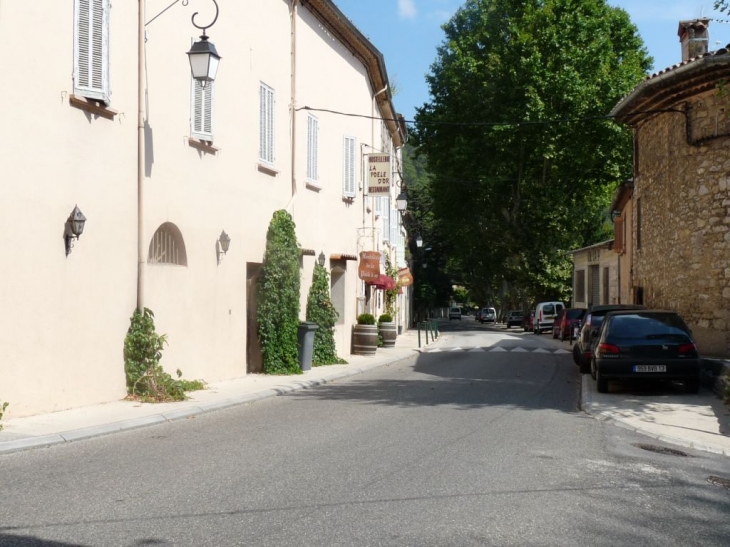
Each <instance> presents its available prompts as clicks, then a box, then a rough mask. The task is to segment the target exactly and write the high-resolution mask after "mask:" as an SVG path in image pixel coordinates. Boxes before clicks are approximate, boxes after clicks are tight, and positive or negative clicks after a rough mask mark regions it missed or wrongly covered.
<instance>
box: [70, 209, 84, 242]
mask: <svg viewBox="0 0 730 547" xmlns="http://www.w3.org/2000/svg"><path fill="white" fill-rule="evenodd" d="M68 221H69V224H70V225H71V233H72V234H73V235H74V236H75V237H80V236H81V234H83V233H84V226H85V225H86V217H85V216H84V213H82V212H81V210H80V209H79V207H78V205H77V206H75V207H74V210H73V211H71V216H70V217H68Z"/></svg>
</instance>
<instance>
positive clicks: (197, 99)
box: [190, 78, 214, 141]
mask: <svg viewBox="0 0 730 547" xmlns="http://www.w3.org/2000/svg"><path fill="white" fill-rule="evenodd" d="M191 79H192V81H193V83H192V101H191V105H190V106H191V112H190V136H191V137H193V138H196V139H200V140H202V141H212V140H213V88H214V83H213V82H208V83H207V84H206V86H205V87H203V86H202V85H200V82H199V81H197V80H196V79H194V78H191Z"/></svg>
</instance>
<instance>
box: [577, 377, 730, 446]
mask: <svg viewBox="0 0 730 547" xmlns="http://www.w3.org/2000/svg"><path fill="white" fill-rule="evenodd" d="M582 376H583V378H582V381H581V390H580V391H581V393H580V408H581V410H582V411H583V412H585V413H586V414H588V415H590V416H592V417H593V418H595V419H596V420H598V421H600V422H605V423H608V424H612V425H615V426H618V427H621V428H623V429H628V430H629V431H633V432H634V433H640V434H642V435H645V436H647V437H650V438H652V439H656V440H658V441H662V442H665V443H669V444H674V445H677V446H682V447H684V448H691V449H693V450H702V451H703V452H710V453H712V454H720V455H723V456H730V452H728V451H726V450H722V449H720V448H715V447H713V446H708V445H705V444H702V443H692V442H689V441H686V440H684V439H679V438H677V437H672V436H670V435H660V434H659V433H654V432H653V431H647V430H646V429H643V428H641V427H637V426H635V425H633V424H630V423H628V422H626V421H625V420H622V419H621V418H615V417H613V416H608V415H606V414H604V413H603V412H598V411H595V410H594V409H593V401H592V397H591V391H590V388H589V387H588V381H589V378H590V375H589V374H583V375H582Z"/></svg>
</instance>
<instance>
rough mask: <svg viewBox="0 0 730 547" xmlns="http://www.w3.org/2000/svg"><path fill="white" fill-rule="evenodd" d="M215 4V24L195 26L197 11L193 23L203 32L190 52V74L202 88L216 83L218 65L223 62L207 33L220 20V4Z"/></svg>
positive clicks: (214, 1) (214, 0)
mask: <svg viewBox="0 0 730 547" xmlns="http://www.w3.org/2000/svg"><path fill="white" fill-rule="evenodd" d="M213 3H214V4H215V18H214V19H213V22H212V23H210V24H209V25H207V26H205V27H201V26H200V25H197V24H195V16H196V15H198V12H197V11H196V12H195V13H193V17H192V23H193V26H194V27H196V28H199V29H200V30H202V31H203V34H202V36H201V37H200V40H199V41H197V42H195V43H194V44H193V45H192V47H191V48H190V51H188V59H189V60H190V72H191V73H192V74H193V78H195V79H196V80H197V81H199V82H200V85H201V86H202V87H205V85H206V84H207V83H208V82H212V81H215V76H216V74H217V72H218V65H219V63H220V60H221V56H220V55H218V51H217V50H216V49H215V45H214V44H212V43H211V42H209V41H208V36H207V35H206V34H205V31H206V30H208V29H209V28H210V27H212V26H213V25H214V24H215V22H216V21H217V20H218V2H216V0H213Z"/></svg>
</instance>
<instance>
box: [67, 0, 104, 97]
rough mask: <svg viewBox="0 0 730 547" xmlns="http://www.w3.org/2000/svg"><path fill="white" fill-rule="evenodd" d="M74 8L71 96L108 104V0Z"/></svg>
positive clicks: (83, 1) (79, 2)
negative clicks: (72, 87) (72, 92)
mask: <svg viewBox="0 0 730 547" xmlns="http://www.w3.org/2000/svg"><path fill="white" fill-rule="evenodd" d="M74 7H75V12H74V25H75V29H74V94H75V95H80V96H82V97H86V98H88V99H93V100H97V101H103V102H104V103H105V104H109V102H110V100H109V96H110V94H111V92H110V86H109V9H110V6H109V0H76V2H75V6H74Z"/></svg>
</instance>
